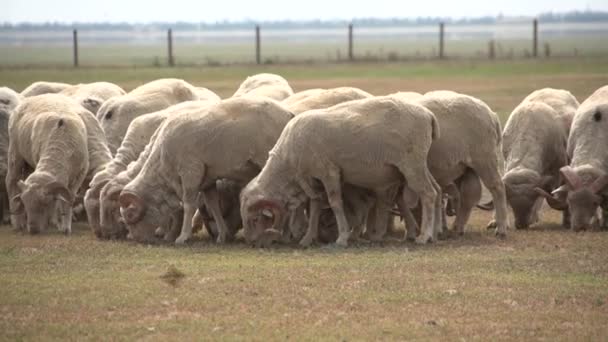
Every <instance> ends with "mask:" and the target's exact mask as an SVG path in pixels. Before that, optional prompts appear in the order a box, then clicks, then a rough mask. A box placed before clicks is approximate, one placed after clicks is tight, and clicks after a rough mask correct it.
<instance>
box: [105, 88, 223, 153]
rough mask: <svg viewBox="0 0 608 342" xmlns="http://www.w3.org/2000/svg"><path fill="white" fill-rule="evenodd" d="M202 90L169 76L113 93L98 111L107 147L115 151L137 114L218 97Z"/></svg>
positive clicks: (217, 98)
mask: <svg viewBox="0 0 608 342" xmlns="http://www.w3.org/2000/svg"><path fill="white" fill-rule="evenodd" d="M201 94H203V92H202V91H201V89H200V88H195V87H194V86H192V85H190V84H189V83H187V82H185V81H183V80H178V79H172V78H166V79H160V80H156V81H152V82H149V83H146V84H144V85H142V86H140V87H138V88H135V89H134V90H132V91H131V92H129V93H127V94H126V95H122V96H117V97H113V98H111V99H109V100H107V101H105V102H104V103H103V105H102V106H101V108H99V111H98V112H97V119H98V120H99V121H100V122H101V126H102V127H103V131H104V132H105V133H106V136H107V138H108V143H109V147H110V151H111V152H112V153H116V150H117V149H118V147H120V142H121V141H122V139H123V138H124V135H125V133H126V132H127V129H128V128H129V124H130V123H131V121H133V119H135V118H136V117H138V116H141V115H145V114H149V113H152V112H156V111H158V110H161V109H165V108H167V107H170V106H172V105H174V104H177V103H180V102H185V101H193V100H219V97H218V96H217V95H215V94H214V93H213V92H211V91H208V92H205V93H204V94H206V96H208V97H207V98H202V97H201Z"/></svg>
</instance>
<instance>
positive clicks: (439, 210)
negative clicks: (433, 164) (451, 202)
mask: <svg viewBox="0 0 608 342" xmlns="http://www.w3.org/2000/svg"><path fill="white" fill-rule="evenodd" d="M429 179H430V181H431V183H432V184H433V188H434V189H435V192H436V194H437V195H436V196H435V209H434V211H433V240H435V241H437V240H438V239H439V236H440V235H442V234H443V225H444V221H445V215H444V214H445V211H444V210H443V209H444V207H443V198H442V196H441V194H442V192H441V187H440V186H439V184H438V183H437V181H435V178H433V177H432V176H431V177H429Z"/></svg>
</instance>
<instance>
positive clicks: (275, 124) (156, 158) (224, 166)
mask: <svg viewBox="0 0 608 342" xmlns="http://www.w3.org/2000/svg"><path fill="white" fill-rule="evenodd" d="M292 117H293V114H292V113H290V112H289V111H287V110H285V109H284V108H283V107H282V106H280V104H279V103H278V102H276V101H273V100H270V99H263V98H258V97H242V98H233V99H228V100H224V101H222V102H220V103H219V104H217V105H214V106H211V107H209V108H206V109H205V110H202V111H201V112H200V113H191V114H189V115H181V116H178V117H175V118H173V119H172V120H171V121H170V124H169V123H168V122H166V123H165V124H164V125H163V126H161V131H160V132H158V133H157V134H158V136H157V138H156V141H155V143H154V145H153V147H152V148H151V152H150V155H149V157H148V159H147V160H146V162H145V164H144V166H143V168H142V170H141V172H139V174H138V175H137V176H136V177H135V178H134V179H133V180H132V181H131V182H130V183H129V184H127V186H125V187H124V189H123V190H122V192H121V193H120V197H119V202H120V212H121V215H122V217H123V218H124V220H125V222H126V223H127V225H128V227H129V232H130V234H131V236H132V237H133V238H134V239H135V240H138V241H149V240H150V239H151V236H152V232H153V231H154V229H155V227H157V226H158V225H159V222H161V223H162V222H164V221H165V217H167V214H168V213H170V212H171V211H173V210H175V209H177V208H179V206H180V200H181V203H182V205H183V210H184V215H183V226H182V230H181V234H180V236H179V237H178V238H177V239H176V241H175V242H176V243H178V244H182V243H185V242H186V241H187V240H188V239H189V238H190V236H191V233H192V218H193V215H194V212H195V210H196V209H197V202H196V199H197V195H198V192H199V191H201V193H202V196H203V200H204V202H205V206H206V207H207V208H208V209H209V211H210V212H211V214H212V216H213V218H214V220H215V222H217V224H218V228H219V232H218V237H217V242H218V243H223V242H225V241H226V239H227V227H226V223H225V222H224V220H223V218H222V215H221V210H220V208H219V203H218V202H219V201H218V194H217V188H216V181H217V180H218V179H229V180H232V181H235V182H238V183H239V184H241V186H242V185H243V184H246V183H247V182H248V181H249V180H251V179H252V178H253V177H254V176H255V175H256V174H257V173H258V172H259V170H260V169H261V168H262V166H263V165H264V164H265V162H266V159H267V157H268V151H269V150H270V149H271V148H272V146H273V145H274V143H275V141H276V139H277V138H278V137H279V135H280V133H281V131H282V129H283V127H284V126H285V125H286V124H287V122H288V121H289V120H290V119H291V118H292ZM218 151H226V152H225V153H218ZM161 226H163V224H161Z"/></svg>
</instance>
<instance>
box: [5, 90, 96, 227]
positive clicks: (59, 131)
mask: <svg viewBox="0 0 608 342" xmlns="http://www.w3.org/2000/svg"><path fill="white" fill-rule="evenodd" d="M80 111H84V109H83V108H82V107H81V106H80V105H79V104H78V103H76V102H75V101H72V100H71V99H69V98H67V97H65V96H62V95H55V94H50V95H40V96H36V97H30V98H27V99H25V100H23V102H22V103H21V105H20V106H19V107H17V110H16V111H15V113H13V115H11V118H10V120H9V139H10V143H9V151H8V156H9V160H8V174H7V177H6V187H7V190H8V193H9V196H10V199H11V202H10V207H11V212H12V213H14V216H13V218H14V220H13V225H14V226H15V228H17V229H23V228H24V226H25V228H27V231H28V232H30V233H32V234H35V233H38V232H39V231H40V230H44V229H46V228H47V227H48V226H49V224H50V223H51V222H52V221H54V219H56V217H57V215H58V214H61V223H60V227H59V228H60V230H62V231H64V232H66V233H70V232H71V223H72V210H71V208H72V206H73V202H74V198H75V196H76V193H77V192H78V189H79V188H80V186H81V185H82V182H83V181H84V179H85V177H86V175H87V172H88V170H89V156H88V150H87V146H88V145H87V129H86V126H85V124H84V123H83V120H82V119H81V117H80V115H79V112H80ZM28 167H32V168H33V169H34V170H33V172H32V173H31V174H30V175H29V176H27V178H26V179H25V181H24V180H23V179H22V178H23V177H24V175H23V173H24V169H27V168H28Z"/></svg>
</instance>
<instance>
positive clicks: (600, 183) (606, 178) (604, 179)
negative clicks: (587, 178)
mask: <svg viewBox="0 0 608 342" xmlns="http://www.w3.org/2000/svg"><path fill="white" fill-rule="evenodd" d="M606 185H608V174H604V175H601V176H599V177H598V178H597V179H596V180H595V181H594V182H593V183H592V184H591V189H590V190H591V192H593V193H594V194H599V193H600V192H602V190H603V189H604V188H605V187H606Z"/></svg>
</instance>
